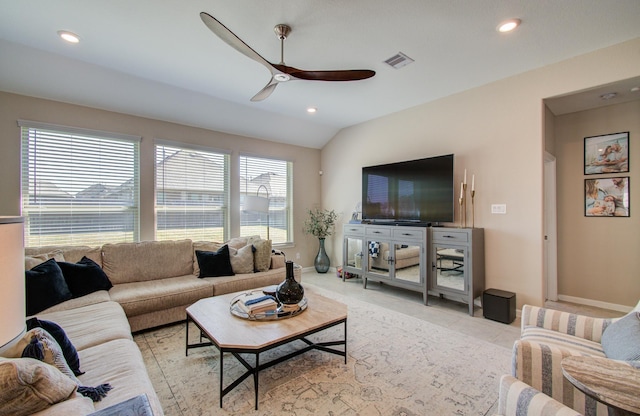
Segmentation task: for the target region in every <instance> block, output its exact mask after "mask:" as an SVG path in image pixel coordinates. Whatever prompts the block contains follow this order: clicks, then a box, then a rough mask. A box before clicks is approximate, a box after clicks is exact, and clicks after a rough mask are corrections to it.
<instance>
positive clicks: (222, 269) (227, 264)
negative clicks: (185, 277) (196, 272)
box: [196, 244, 234, 278]
mask: <svg viewBox="0 0 640 416" xmlns="http://www.w3.org/2000/svg"><path fill="white" fill-rule="evenodd" d="M196 259H197V260H198V266H200V276H198V277H200V278H202V277H217V276H233V275H234V273H233V269H232V268H231V258H230V257H229V246H228V245H226V244H225V245H224V246H222V247H220V248H219V249H218V251H215V252H213V251H202V250H196Z"/></svg>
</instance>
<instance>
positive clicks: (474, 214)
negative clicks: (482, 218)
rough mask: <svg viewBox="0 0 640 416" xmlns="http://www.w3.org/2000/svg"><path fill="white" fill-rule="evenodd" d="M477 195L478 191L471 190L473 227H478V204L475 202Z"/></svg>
mask: <svg viewBox="0 0 640 416" xmlns="http://www.w3.org/2000/svg"><path fill="white" fill-rule="evenodd" d="M475 196H476V191H475V190H473V189H472V190H471V228H476V206H475V204H474V202H473V200H474V197H475Z"/></svg>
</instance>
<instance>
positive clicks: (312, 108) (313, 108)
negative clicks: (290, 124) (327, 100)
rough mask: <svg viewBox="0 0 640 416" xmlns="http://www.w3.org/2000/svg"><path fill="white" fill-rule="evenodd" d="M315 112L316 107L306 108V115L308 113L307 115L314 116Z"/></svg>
mask: <svg viewBox="0 0 640 416" xmlns="http://www.w3.org/2000/svg"><path fill="white" fill-rule="evenodd" d="M317 112H318V109H317V108H316V107H309V108H307V113H309V114H315V113H317Z"/></svg>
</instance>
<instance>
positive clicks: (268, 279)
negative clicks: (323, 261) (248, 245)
mask: <svg viewBox="0 0 640 416" xmlns="http://www.w3.org/2000/svg"><path fill="white" fill-rule="evenodd" d="M294 274H297V275H296V280H298V281H299V280H300V272H299V271H296V270H294ZM285 277H286V269H284V268H280V269H274V270H267V271H266V272H262V273H248V274H236V275H235V276H223V277H215V278H210V277H207V278H205V279H203V280H208V281H210V282H211V283H212V284H213V295H214V296H218V295H224V294H226V293H232V292H239V291H242V290H250V289H255V288H258V287H265V286H271V285H277V284H279V283H282V282H283V281H284V279H285Z"/></svg>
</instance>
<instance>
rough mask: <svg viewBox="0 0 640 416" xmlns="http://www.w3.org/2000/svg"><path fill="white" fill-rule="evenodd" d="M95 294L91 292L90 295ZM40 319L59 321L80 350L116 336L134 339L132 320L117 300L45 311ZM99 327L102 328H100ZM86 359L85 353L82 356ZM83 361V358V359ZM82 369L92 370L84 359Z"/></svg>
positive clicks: (40, 315)
mask: <svg viewBox="0 0 640 416" xmlns="http://www.w3.org/2000/svg"><path fill="white" fill-rule="evenodd" d="M89 296H91V295H89ZM38 319H46V320H48V321H53V322H56V323H58V324H59V325H60V326H61V327H63V328H64V330H65V332H66V333H67V336H68V337H69V340H70V341H71V342H72V343H73V345H74V346H75V347H76V349H77V350H78V354H80V352H81V351H82V350H83V349H86V348H90V347H92V346H94V345H98V344H103V343H105V342H108V341H111V340H114V339H129V340H131V339H133V337H132V335H131V328H130V327H129V321H127V317H126V315H125V314H124V311H123V310H122V306H120V305H119V304H118V303H117V302H112V301H109V302H100V303H95V304H92V305H86V306H82V307H79V308H74V309H67V310H64V311H57V312H50V313H46V314H45V313H43V314H39V315H38ZM96 328H100V330H99V331H96ZM80 358H81V359H82V356H81V355H80ZM81 362H82V361H81ZM82 369H83V370H84V371H88V370H87V367H86V364H85V363H84V362H82Z"/></svg>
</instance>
